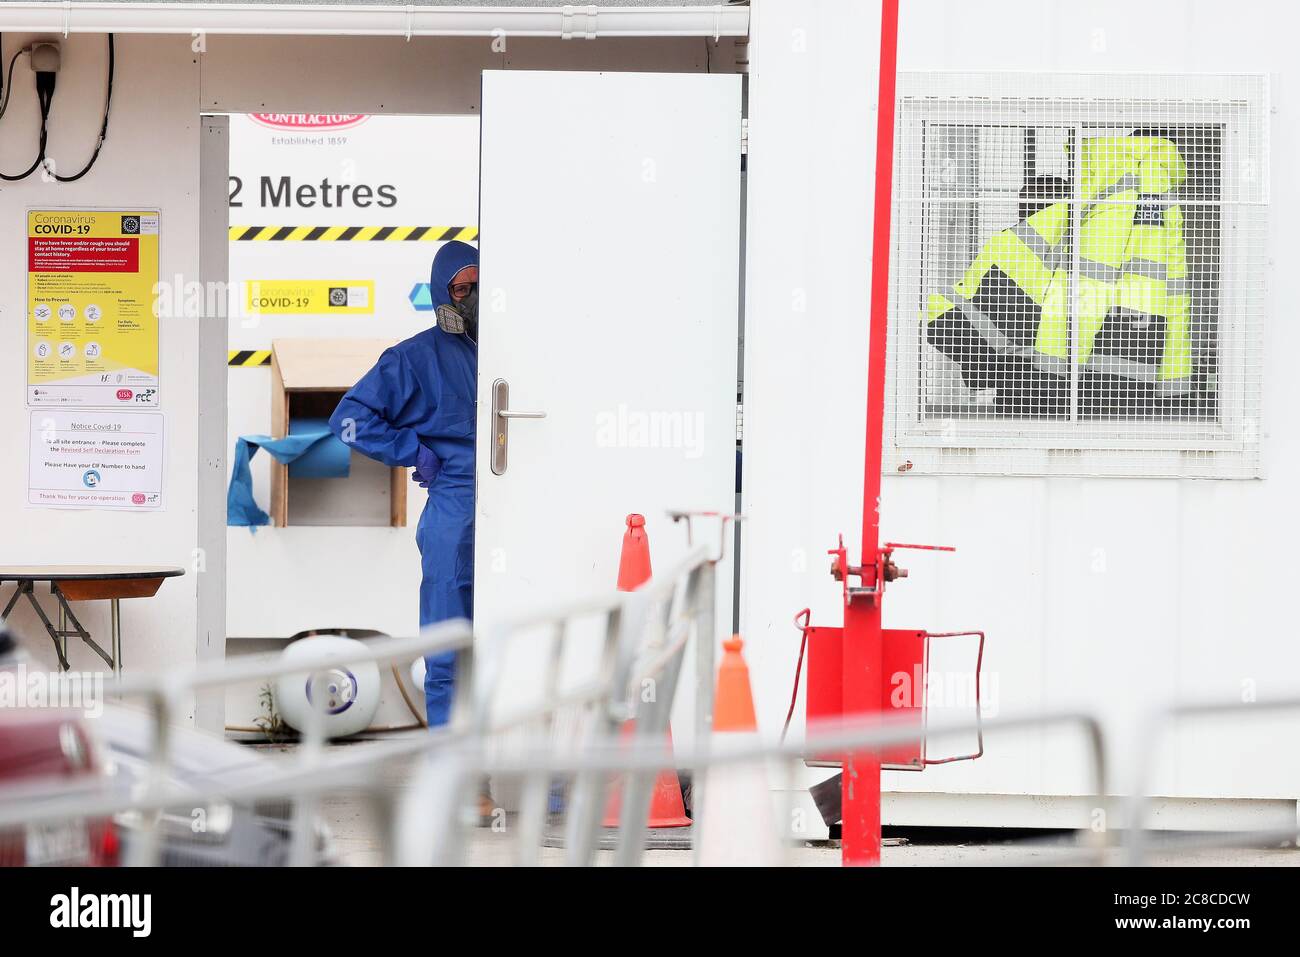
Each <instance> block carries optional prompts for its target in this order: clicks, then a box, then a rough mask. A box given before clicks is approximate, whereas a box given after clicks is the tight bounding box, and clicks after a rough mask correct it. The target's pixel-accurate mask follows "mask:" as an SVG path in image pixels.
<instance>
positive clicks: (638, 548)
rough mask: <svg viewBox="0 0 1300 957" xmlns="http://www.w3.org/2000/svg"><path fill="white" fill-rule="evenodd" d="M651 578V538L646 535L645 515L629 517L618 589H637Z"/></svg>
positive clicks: (634, 514) (619, 571) (620, 559)
mask: <svg viewBox="0 0 1300 957" xmlns="http://www.w3.org/2000/svg"><path fill="white" fill-rule="evenodd" d="M649 580H650V540H649V539H648V538H646V537H645V516H644V515H637V514H636V513H633V514H631V515H629V516H628V517H627V531H626V532H624V533H623V554H622V557H620V558H619V560H618V590H619V591H636V590H637V589H638V588H640V587H641V586H642V585H644V584H645V583H646V582H648V581H649Z"/></svg>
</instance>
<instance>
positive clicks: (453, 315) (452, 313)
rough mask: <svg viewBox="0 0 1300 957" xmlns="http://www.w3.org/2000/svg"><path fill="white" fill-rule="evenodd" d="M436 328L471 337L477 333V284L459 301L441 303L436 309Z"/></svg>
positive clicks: (474, 336)
mask: <svg viewBox="0 0 1300 957" xmlns="http://www.w3.org/2000/svg"><path fill="white" fill-rule="evenodd" d="M437 316H438V328H439V329H441V330H442V331H443V332H449V333H452V334H453V335H456V334H462V333H463V334H465V335H468V336H469V337H470V338H471V339H473V338H476V336H477V333H478V284H477V283H475V284H474V288H473V289H471V290H470V292H469V295H468V296H466V297H465V298H464V299H462V300H461V301H460V302H454V301H453V302H451V303H447V304H444V305H441V306H439V307H438V309H437Z"/></svg>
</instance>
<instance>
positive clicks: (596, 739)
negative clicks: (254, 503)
mask: <svg viewBox="0 0 1300 957" xmlns="http://www.w3.org/2000/svg"><path fill="white" fill-rule="evenodd" d="M724 541H725V532H724ZM720 557H721V553H716V554H711V553H710V552H709V550H708V549H705V548H703V547H697V548H694V549H692V550H691V552H690V553H689V554H688V555H687V556H686V557H685V558H684V559H683V560H682V561H681V562H680V563H679V564H678V565H677V566H676V567H674V568H672V569H670V570H669V571H668V572H667V573H665V574H663V575H661V576H659V577H656V578H655V579H654V580H652V581H651V582H650V583H648V584H647V585H646V586H645V587H643V588H642V589H640V590H638V591H636V592H632V593H619V592H613V593H610V594H609V595H606V596H601V597H598V598H594V599H591V600H589V601H582V602H576V603H571V604H568V605H565V606H562V607H558V608H554V609H550V610H547V611H545V612H543V613H540V614H537V615H531V616H528V617H526V618H521V619H519V620H516V621H511V622H508V623H505V624H503V625H501V626H499V627H497V628H494V629H493V630H492V631H491V632H490V633H489V634H486V635H483V636H480V638H479V641H478V647H477V648H475V649H474V652H475V653H474V654H473V655H471V654H470V651H471V648H472V647H473V645H474V639H473V637H472V635H471V632H470V628H469V625H468V623H466V622H463V621H456V622H446V623H443V624H441V625H438V626H435V627H433V628H430V629H426V630H425V631H424V632H423V633H422V634H421V635H419V636H417V637H415V638H381V639H376V640H372V641H369V642H367V644H366V646H365V647H364V648H362V649H358V650H356V651H354V652H347V653H335V654H332V655H328V656H322V657H320V658H319V659H313V660H312V662H311V664H310V665H307V664H304V663H303V662H302V661H288V662H286V661H284V660H282V659H280V658H279V657H278V656H272V657H264V656H258V657H250V658H240V659H234V660H231V661H227V662H224V663H221V664H219V665H215V666H204V667H198V668H190V669H181V670H177V671H172V672H168V673H162V674H155V675H139V676H134V675H133V676H130V677H128V678H127V679H125V680H123V681H121V682H120V683H119V684H117V685H115V686H111V687H112V691H113V693H114V694H115V695H117V696H118V697H120V698H123V699H134V700H139V701H143V702H144V703H145V705H146V706H147V708H148V710H149V713H150V714H151V716H152V720H153V738H152V740H151V743H150V747H149V754H148V765H149V774H148V780H147V784H146V786H145V787H144V788H143V789H142V790H139V791H137V792H135V793H131V794H123V793H120V792H111V791H104V790H86V789H85V788H84V787H81V788H78V789H77V790H69V789H66V788H65V789H62V790H60V791H58V792H51V791H50V790H49V789H48V788H47V787H44V786H42V785H40V784H31V785H26V786H24V787H21V788H13V787H11V788H7V789H5V790H3V791H0V835H3V834H4V833H5V832H6V831H12V830H13V829H15V828H22V827H26V826H31V825H39V824H43V823H55V822H60V821H69V820H91V819H101V818H102V819H108V818H113V817H115V816H121V815H128V814H129V815H131V816H132V819H133V821H135V822H136V823H134V824H133V826H132V840H131V841H130V842H129V845H128V850H129V855H128V857H127V859H126V860H125V861H124V863H128V864H137V865H139V864H153V863H157V862H158V861H159V860H160V853H161V847H160V845H161V841H162V838H161V837H160V835H159V834H158V833H157V821H158V820H159V816H160V815H161V814H163V812H166V811H167V810H168V809H174V808H185V807H194V806H201V805H203V804H204V803H205V802H210V801H211V800H212V799H213V798H215V797H220V798H222V799H225V800H229V801H242V802H253V803H255V802H266V801H288V802H289V803H290V804H291V806H292V815H291V818H290V835H291V847H290V851H289V854H288V857H287V863H291V864H297V865H306V864H313V863H320V862H321V856H320V853H319V847H318V845H317V835H318V834H319V821H320V819H321V810H322V802H323V801H324V800H326V799H327V798H328V797H329V796H330V795H332V794H335V793H337V792H338V791H339V789H340V788H348V789H350V790H352V791H356V792H358V793H359V794H360V795H361V796H362V797H363V798H364V799H365V800H366V801H368V802H369V803H370V804H371V806H372V807H373V808H374V809H375V812H376V813H375V818H376V822H377V831H378V838H377V839H378V844H379V846H380V849H381V855H382V860H383V862H385V863H390V864H405V865H428V864H460V863H465V862H466V861H467V858H469V857H472V853H471V852H472V851H473V850H474V849H473V848H470V847H469V846H468V844H469V841H468V840H467V835H468V834H469V833H471V826H472V825H473V824H474V823H476V822H475V821H473V820H472V817H473V815H472V814H471V813H470V812H471V811H472V805H473V798H474V796H475V791H474V787H475V784H476V782H478V781H480V780H481V779H482V778H483V777H484V776H488V777H491V778H492V780H493V784H494V787H499V788H509V787H511V786H515V787H517V790H518V793H519V801H518V810H517V811H516V812H514V813H512V814H511V815H510V816H509V818H508V822H507V823H508V826H507V830H508V831H509V832H510V834H509V836H510V840H509V842H508V843H507V844H503V845H502V846H501V847H499V848H497V849H496V850H495V851H494V852H496V853H499V854H500V855H501V858H502V862H505V861H507V860H508V861H509V862H511V863H515V864H523V865H529V864H537V863H541V862H543V860H544V858H543V854H542V850H541V849H542V847H543V845H544V844H545V843H547V839H548V837H555V836H557V835H558V837H559V841H558V843H560V844H561V845H562V851H560V852H558V854H557V855H552V856H551V857H549V858H546V860H558V861H562V862H563V863H566V864H570V865H586V864H592V863H595V862H596V861H597V860H598V858H597V854H596V851H597V847H598V844H600V841H599V837H600V834H601V825H602V818H603V816H604V813H605V808H606V804H607V796H608V794H609V791H610V788H611V787H612V786H618V787H620V788H621V798H622V800H621V816H620V818H619V827H618V828H617V831H616V833H615V834H614V835H612V840H611V841H610V842H609V843H610V846H611V847H612V849H613V855H612V863H615V864H620V865H635V864H638V863H640V862H641V861H642V855H643V852H644V849H645V835H646V818H647V811H648V808H649V805H650V798H651V790H652V787H653V783H654V779H655V776H656V774H657V772H659V771H660V770H662V769H681V770H689V771H690V772H691V773H692V789H693V795H694V800H693V817H694V823H693V829H694V830H695V831H696V832H697V835H698V832H699V831H700V830H701V829H702V828H708V827H711V826H713V825H715V824H717V823H719V822H711V821H710V820H709V819H708V818H707V816H705V815H704V813H703V802H702V801H701V799H700V796H701V795H702V793H703V792H704V791H705V790H706V789H707V788H708V786H709V780H708V777H709V775H710V773H712V772H716V771H719V770H721V769H726V768H729V767H736V766H741V765H746V764H749V765H757V764H761V765H764V766H765V767H766V768H768V770H769V771H773V772H774V775H775V779H776V780H777V781H778V782H780V783H784V784H785V793H787V794H789V793H792V792H793V790H794V781H795V777H796V773H797V769H798V767H799V766H800V764H801V763H802V761H803V759H804V756H805V755H807V754H811V753H826V752H837V751H838V752H843V751H847V750H854V751H862V750H875V751H880V750H884V749H887V748H890V747H893V746H897V745H899V744H902V743H906V742H911V741H914V740H916V738H917V736H918V734H919V733H924V734H925V735H926V736H927V737H928V738H930V739H937V738H940V737H945V736H950V735H956V734H969V733H971V732H973V731H976V730H980V729H981V728H982V730H983V732H984V733H985V735H987V736H989V737H990V738H991V739H993V740H996V735H997V734H998V733H999V732H1003V731H1016V730H1024V729H1029V728H1042V727H1048V726H1066V727H1076V728H1078V729H1080V731H1081V732H1082V734H1083V735H1084V738H1085V740H1086V742H1087V753H1088V759H1089V761H1090V763H1091V766H1092V783H1093V786H1092V789H1091V792H1090V793H1091V797H1092V800H1093V801H1094V802H1095V807H1096V808H1098V809H1102V810H1103V811H1106V812H1109V810H1110V809H1111V808H1124V809H1127V821H1126V822H1125V823H1126V825H1127V826H1126V828H1125V830H1124V841H1125V844H1126V851H1127V853H1126V855H1125V858H1124V859H1125V860H1126V861H1127V862H1128V863H1132V864H1141V863H1145V862H1146V861H1147V860H1148V857H1149V853H1150V849H1151V843H1152V842H1151V838H1150V835H1149V833H1148V829H1147V816H1148V801H1149V799H1148V797H1147V796H1146V793H1145V792H1146V790H1147V788H1148V786H1149V777H1148V775H1149V773H1150V769H1151V767H1152V766H1153V763H1154V756H1155V755H1156V753H1157V751H1158V749H1159V746H1160V743H1161V739H1162V736H1163V735H1164V734H1165V733H1166V731H1167V730H1168V728H1169V726H1170V725H1171V724H1173V723H1174V722H1176V721H1178V720H1181V719H1184V718H1188V717H1223V716H1228V715H1233V714H1258V713H1273V712H1279V711H1283V710H1287V709H1297V708H1300V698H1295V699H1285V700H1279V701H1274V702H1265V703H1257V704H1203V705H1182V706H1179V707H1175V708H1172V709H1168V710H1165V711H1161V712H1158V713H1155V714H1153V715H1152V716H1151V717H1150V719H1149V721H1148V723H1147V724H1146V725H1145V727H1144V733H1143V736H1142V739H1141V740H1142V742H1143V743H1142V746H1141V747H1140V748H1139V749H1138V750H1137V752H1135V755H1134V759H1135V761H1136V762H1137V765H1138V769H1137V776H1136V777H1135V779H1134V783H1135V784H1136V785H1137V790H1136V796H1133V797H1114V796H1111V795H1109V794H1108V791H1109V787H1108V783H1109V781H1110V775H1109V769H1108V767H1107V765H1106V752H1105V747H1104V738H1103V729H1102V727H1101V725H1100V724H1099V722H1098V721H1097V720H1096V718H1095V717H1093V716H1092V715H1089V714H1087V713H1084V712H1056V713H1036V714H1029V715H1021V716H1010V717H999V718H990V719H984V720H983V721H982V722H981V721H978V720H976V721H963V722H956V723H945V724H937V723H933V722H931V723H929V724H928V726H927V727H925V729H924V731H923V732H920V731H918V728H917V726H916V725H915V724H914V723H913V722H911V721H903V722H901V723H900V722H897V721H891V720H889V719H887V718H880V719H877V720H872V721H864V722H856V723H844V724H840V725H834V726H830V725H819V726H812V727H810V728H809V729H808V730H807V734H806V736H805V739H804V740H803V741H801V742H792V743H785V744H778V745H773V744H771V743H766V742H762V741H760V740H758V739H757V737H755V739H754V740H752V741H748V742H746V743H743V744H736V743H734V742H721V743H720V742H718V741H716V740H714V739H713V738H712V736H711V735H710V734H709V728H710V726H711V715H712V704H713V702H712V693H713V674H714V661H713V658H714V652H715V648H716V647H717V644H718V641H717V635H716V628H715V617H716V615H715V612H716V609H715V607H714V603H713V596H714V589H715V585H716V577H715V573H716V563H717V561H718V560H719V558H720ZM692 643H693V645H694V647H693V651H694V658H693V662H694V667H695V675H696V681H695V688H694V689H693V690H694V693H695V701H694V705H695V708H694V711H695V713H694V719H695V721H694V724H695V734H694V740H693V741H692V742H691V744H690V745H689V746H687V747H685V748H679V749H678V750H677V753H676V754H673V753H672V751H671V750H670V749H669V748H668V746H667V743H666V735H665V732H666V729H667V726H668V719H669V714H670V712H671V710H672V706H673V702H674V700H676V698H677V694H678V690H679V685H680V683H681V676H682V672H683V664H684V662H685V661H686V655H687V652H688V650H689V649H691V647H692ZM593 649H594V651H595V652H596V653H594V654H593V653H592V652H593ZM441 652H455V653H456V654H457V657H458V663H457V668H458V675H460V676H461V677H460V680H461V685H460V687H462V688H467V689H472V693H469V694H459V695H457V698H456V704H455V707H454V711H453V718H452V722H451V724H450V725H449V726H448V727H446V728H444V729H439V730H438V731H435V732H431V733H430V732H422V733H418V734H413V735H410V736H407V737H403V738H398V739H392V740H384V741H377V742H370V743H367V744H366V745H364V746H360V747H333V748H330V747H327V746H326V738H325V734H324V730H323V722H322V721H320V720H313V721H312V723H311V726H309V727H308V728H305V729H303V734H302V738H301V742H300V744H299V746H298V749H297V752H296V754H295V755H294V756H293V758H291V759H288V760H285V761H281V762H277V763H275V765H274V766H273V767H268V773H267V774H266V775H265V776H264V777H260V778H259V779H258V780H256V781H252V782H245V783H243V784H241V785H239V786H237V787H232V788H222V789H221V790H220V793H219V794H217V793H215V791H214V790H213V789H211V788H207V789H205V788H198V787H194V786H189V785H186V784H185V783H184V782H181V781H178V780H177V779H176V778H175V776H174V775H172V773H171V767H170V765H171V744H172V736H173V734H174V732H173V731H172V727H173V721H172V719H173V717H174V716H175V715H176V714H177V713H178V711H179V709H180V708H181V706H182V703H183V702H185V701H187V700H189V698H190V697H191V696H192V695H193V694H195V693H196V692H198V691H204V690H209V689H214V688H222V687H227V686H230V685H235V684H242V683H246V682H250V681H254V680H265V679H267V678H273V677H278V676H283V675H289V674H301V673H303V672H304V671H314V670H324V669H329V668H332V667H336V666H349V665H353V666H354V665H357V664H360V663H362V662H365V661H375V662H378V663H383V662H388V661H398V662H403V663H404V662H406V661H409V660H410V659H412V658H414V657H416V656H418V655H428V654H436V653H441ZM574 659H581V660H582V661H583V662H585V663H586V664H587V666H588V667H587V670H586V671H585V672H580V673H579V674H578V675H577V676H576V677H575V676H573V675H569V674H566V672H567V671H570V670H572V669H570V668H569V667H568V665H569V664H572V661H573V660H574ZM521 660H523V661H524V662H525V666H526V667H528V668H530V669H532V670H531V675H532V681H531V686H532V687H533V688H534V690H535V692H536V693H535V700H532V701H527V700H524V701H520V700H518V698H517V696H516V695H514V694H513V693H511V692H512V691H513V690H516V689H517V687H518V686H517V685H512V684H510V682H508V681H507V680H506V676H507V674H508V672H509V669H510V668H511V667H512V666H514V665H518V663H519V662H520V661H521ZM647 689H652V692H653V693H649V694H647V693H646V692H647ZM628 721H632V722H634V728H635V731H634V733H632V734H630V735H629V734H628V733H627V732H626V731H625V730H624V725H625V723H626V722H628ZM390 767H397V768H399V769H400V773H401V774H403V775H404V776H405V777H406V778H407V779H408V780H409V784H408V785H407V786H406V787H404V788H402V789H398V790H396V791H394V790H393V789H392V788H389V787H386V786H384V784H383V775H382V774H381V773H380V772H381V769H385V768H390ZM769 780H772V778H769ZM616 782H617V783H616ZM557 795H558V796H559V797H560V799H561V800H560V801H559V802H558V803H559V805H560V806H559V807H557V806H556V805H557V802H556V800H555V799H556V797H557ZM1113 819H1114V818H1112V817H1111V816H1110V814H1109V813H1106V814H1104V815H1103V820H1113ZM1076 834H1077V840H1076V844H1075V847H1074V848H1073V849H1072V851H1070V852H1068V853H1057V854H1055V855H1053V856H1052V858H1051V860H1050V861H1049V863H1094V864H1095V863H1108V862H1111V861H1113V860H1115V854H1114V853H1113V850H1114V847H1115V841H1114V840H1113V837H1112V835H1111V834H1110V833H1109V832H1107V831H1106V830H1105V829H1104V828H1102V829H1092V828H1090V827H1089V826H1088V823H1087V822H1082V821H1081V822H1080V827H1079V829H1078V831H1077V832H1076ZM787 836H788V835H787ZM1296 837H1297V833H1296V829H1295V828H1291V829H1274V830H1269V831H1249V832H1235V833H1232V834H1227V835H1223V834H1214V835H1189V836H1180V837H1177V838H1175V839H1172V840H1169V839H1165V840H1162V842H1161V849H1162V851H1163V852H1166V853H1177V852H1180V851H1185V850H1198V849H1205V848H1217V847H1231V846H1240V845H1243V844H1249V843H1256V842H1260V841H1270V842H1272V841H1293V840H1295V839H1296ZM700 843H701V842H700V841H699V840H696V841H695V847H696V851H695V853H696V854H698V848H699V845H700ZM697 860H698V858H697ZM1027 863H1041V861H1027Z"/></svg>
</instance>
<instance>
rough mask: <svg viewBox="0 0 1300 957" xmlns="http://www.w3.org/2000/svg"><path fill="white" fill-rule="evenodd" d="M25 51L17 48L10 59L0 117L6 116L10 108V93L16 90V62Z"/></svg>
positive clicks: (0, 102) (0, 61)
mask: <svg viewBox="0 0 1300 957" xmlns="http://www.w3.org/2000/svg"><path fill="white" fill-rule="evenodd" d="M24 52H25V51H23V50H15V51H14V55H13V57H12V58H10V60H9V76H8V77H7V78H6V79H5V81H4V85H5V94H4V100H3V101H0V119H3V118H4V115H5V111H6V110H8V109H9V94H10V93H12V92H13V91H14V64H15V63H17V62H18V58H19V57H20V56H22V55H23V53H24ZM3 62H4V61H3V60H0V63H3Z"/></svg>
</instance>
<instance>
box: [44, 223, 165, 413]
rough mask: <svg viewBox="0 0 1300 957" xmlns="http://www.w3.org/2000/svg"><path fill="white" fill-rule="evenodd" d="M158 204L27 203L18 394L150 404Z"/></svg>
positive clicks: (154, 395) (154, 376)
mask: <svg viewBox="0 0 1300 957" xmlns="http://www.w3.org/2000/svg"><path fill="white" fill-rule="evenodd" d="M157 284H158V212H157V211H156V210H153V211H149V210H144V211H140V210H125V211H113V212H105V211H103V210H68V209H41V210H28V213H27V404H28V405H29V406H64V407H75V406H80V407H89V408H119V409H131V408H136V409H138V408H157V407H158V313H157V309H156V307H155V300H156V292H155V290H156V287H157Z"/></svg>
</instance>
